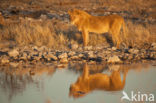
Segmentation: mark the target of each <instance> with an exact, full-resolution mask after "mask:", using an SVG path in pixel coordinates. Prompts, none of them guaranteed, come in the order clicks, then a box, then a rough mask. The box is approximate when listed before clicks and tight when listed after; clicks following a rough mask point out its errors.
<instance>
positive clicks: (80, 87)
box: [69, 64, 127, 98]
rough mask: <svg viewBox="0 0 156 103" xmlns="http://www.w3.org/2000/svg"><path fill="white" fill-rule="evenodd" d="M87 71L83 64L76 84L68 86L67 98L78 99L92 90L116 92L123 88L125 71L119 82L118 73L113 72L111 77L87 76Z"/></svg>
mask: <svg viewBox="0 0 156 103" xmlns="http://www.w3.org/2000/svg"><path fill="white" fill-rule="evenodd" d="M88 69H89V68H88V65H87V64H85V65H84V68H83V73H82V75H81V76H79V77H78V79H77V81H76V83H74V84H72V85H71V86H70V92H69V96H73V97H74V98H78V97H82V96H84V95H85V94H87V93H89V92H91V91H93V90H106V91H118V90H122V89H123V88H124V86H125V80H126V74H127V71H125V72H124V75H123V80H121V76H120V72H119V71H113V72H112V73H111V75H107V74H103V73H96V74H89V70H88Z"/></svg>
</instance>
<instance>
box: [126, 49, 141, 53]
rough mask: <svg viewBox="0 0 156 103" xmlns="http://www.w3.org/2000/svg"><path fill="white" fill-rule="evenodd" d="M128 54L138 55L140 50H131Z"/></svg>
mask: <svg viewBox="0 0 156 103" xmlns="http://www.w3.org/2000/svg"><path fill="white" fill-rule="evenodd" d="M128 52H129V53H132V54H137V53H138V52H139V50H138V49H129V50H128Z"/></svg>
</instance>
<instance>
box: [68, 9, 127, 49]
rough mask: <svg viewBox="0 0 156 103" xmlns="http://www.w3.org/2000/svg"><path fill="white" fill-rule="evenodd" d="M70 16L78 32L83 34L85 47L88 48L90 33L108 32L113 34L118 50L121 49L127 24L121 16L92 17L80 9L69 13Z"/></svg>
mask: <svg viewBox="0 0 156 103" xmlns="http://www.w3.org/2000/svg"><path fill="white" fill-rule="evenodd" d="M68 14H69V16H70V21H71V23H72V24H74V25H76V26H77V28H78V30H79V31H81V32H82V36H83V45H84V46H87V44H88V41H89V35H88V32H95V33H106V32H108V33H110V34H112V40H113V44H114V45H116V47H117V48H119V45H120V43H121V36H120V30H121V27H123V32H125V28H124V27H125V22H124V19H123V18H122V17H121V16H119V15H108V16H92V15H90V14H88V13H87V12H85V11H82V10H78V9H73V10H71V11H68ZM124 34H125V33H124ZM124 37H125V35H124Z"/></svg>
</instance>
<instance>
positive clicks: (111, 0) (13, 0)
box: [0, 0, 156, 49]
mask: <svg viewBox="0 0 156 103" xmlns="http://www.w3.org/2000/svg"><path fill="white" fill-rule="evenodd" d="M7 1H8V2H9V3H10V4H11V5H14V6H18V5H19V4H20V5H22V4H23V7H24V8H30V7H31V6H32V8H31V9H33V10H37V8H39V7H40V9H41V7H43V10H47V11H48V10H53V8H54V10H55V9H56V8H57V9H58V8H63V10H64V12H66V11H67V10H68V9H70V8H80V9H81V8H82V7H83V8H84V9H86V8H88V9H87V10H86V11H88V12H89V13H92V12H94V10H93V9H92V7H95V8H99V9H100V7H102V8H103V7H105V8H106V9H102V10H104V11H105V10H106V12H109V11H113V12H118V11H127V12H128V13H127V14H126V13H125V14H121V15H122V16H123V17H126V18H127V16H129V17H130V18H128V19H129V20H125V21H126V24H127V38H126V39H123V37H122V36H121V38H122V39H123V42H126V43H127V44H128V45H130V46H133V47H134V46H142V45H144V44H150V43H152V42H156V35H155V33H156V26H155V25H156V24H150V23H136V22H132V21H133V20H132V19H131V18H133V17H135V18H141V19H144V20H145V19H148V17H149V18H150V19H151V18H152V19H155V17H156V15H153V14H154V13H153V12H155V10H154V8H155V6H154V4H156V2H155V1H154V0H148V1H145V0H118V1H116V0H80V1H77V0H66V1H65V0H58V1H56V0H36V1H33V0H2V1H0V7H2V8H6V7H8V2H7ZM5 3H6V4H5ZM80 4H81V5H80ZM34 5H38V6H36V8H35V6H34ZM40 5H42V6H40ZM47 5H48V6H47ZM52 5H57V7H56V6H52ZM60 5H61V6H60ZM73 5H74V6H73ZM121 5H123V6H122V7H121ZM99 9H97V10H95V11H98V10H99ZM60 10H62V9H60ZM100 10H101V9H100ZM100 10H99V11H100ZM104 11H101V12H99V13H102V14H104ZM58 13H59V12H58ZM94 13H96V14H97V15H98V12H94ZM110 13H111V12H110ZM146 14H147V15H149V16H147V15H146ZM17 17H18V15H17ZM63 18H65V17H63ZM14 20H16V19H14ZM14 20H12V21H11V20H8V21H7V23H6V25H5V26H3V27H0V41H3V40H6V41H7V40H12V41H14V42H15V43H16V44H18V45H30V44H32V45H37V46H42V45H45V46H48V47H51V48H56V49H60V48H68V44H79V45H82V35H81V33H80V32H78V30H77V29H76V28H74V27H73V26H72V25H70V24H68V23H65V22H63V21H57V20H56V21H54V22H57V24H56V23H54V22H53V21H52V20H51V19H46V20H37V19H30V18H29V19H20V20H19V21H18V20H17V22H15V21H14ZM0 21H1V20H0ZM0 23H1V22H0ZM108 41H109V40H108V38H107V39H106V38H105V36H104V35H97V34H92V33H91V35H90V41H89V45H93V46H96V45H98V44H104V45H105V43H107V42H108Z"/></svg>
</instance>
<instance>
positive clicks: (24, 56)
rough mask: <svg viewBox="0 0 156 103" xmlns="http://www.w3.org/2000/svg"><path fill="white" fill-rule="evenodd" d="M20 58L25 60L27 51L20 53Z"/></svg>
mask: <svg viewBox="0 0 156 103" xmlns="http://www.w3.org/2000/svg"><path fill="white" fill-rule="evenodd" d="M20 59H23V60H26V59H27V53H26V52H24V53H23V54H22V56H21V57H20Z"/></svg>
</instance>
